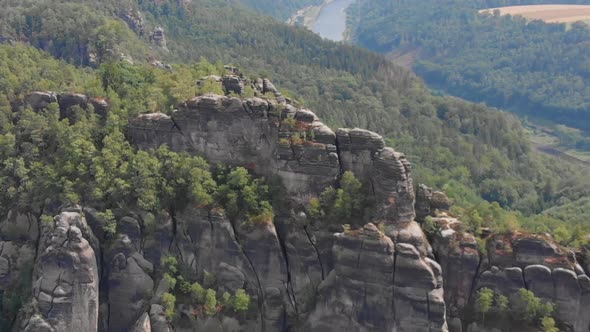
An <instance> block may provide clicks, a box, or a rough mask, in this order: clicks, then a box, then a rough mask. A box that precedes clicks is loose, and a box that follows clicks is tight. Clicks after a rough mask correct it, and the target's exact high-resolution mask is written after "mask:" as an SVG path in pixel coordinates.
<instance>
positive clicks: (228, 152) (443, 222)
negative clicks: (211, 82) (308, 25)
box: [0, 74, 590, 332]
mask: <svg viewBox="0 0 590 332" xmlns="http://www.w3.org/2000/svg"><path fill="white" fill-rule="evenodd" d="M218 82H219V84H222V85H223V87H224V88H225V90H226V91H227V92H228V93H229V92H236V91H237V90H240V89H242V90H243V89H244V86H245V85H244V84H245V83H244V81H243V80H242V78H241V77H240V75H239V74H236V75H230V76H224V77H223V78H221V77H220V78H219V80H218ZM248 84H249V83H248ZM252 86H254V88H255V90H256V91H257V92H260V94H259V96H261V95H262V94H265V93H267V92H271V93H273V94H274V95H275V97H276V99H273V100H267V99H262V98H259V97H254V98H249V99H244V100H242V99H238V98H233V97H227V96H219V95H204V96H201V97H196V98H193V99H191V100H188V101H186V102H185V103H183V104H182V105H180V106H179V109H178V111H175V112H173V113H172V114H171V115H166V114H160V113H157V114H144V115H141V116H139V117H138V118H136V119H135V120H133V121H131V123H130V125H129V132H128V136H129V138H130V140H131V141H132V142H133V143H134V144H135V145H136V146H137V147H139V148H140V149H146V150H147V149H151V148H157V147H159V146H162V145H167V146H168V147H169V148H170V149H171V150H173V151H182V152H187V153H189V154H193V155H199V156H203V157H205V158H206V159H207V160H209V162H211V163H213V164H216V163H219V164H226V165H240V166H245V167H247V168H249V169H250V170H252V171H253V172H255V173H257V174H258V175H260V176H265V177H279V178H280V179H281V180H282V182H283V184H284V185H285V187H286V189H287V191H288V195H289V200H290V208H289V209H287V210H285V211H278V213H277V216H276V217H275V220H274V222H273V223H256V224H253V223H251V222H247V221H245V220H230V219H229V218H228V217H227V216H226V215H225V214H224V213H223V211H220V210H217V209H207V208H203V207H197V206H189V207H186V208H184V209H182V210H180V211H169V212H163V213H161V214H160V215H157V216H153V215H149V214H148V213H146V212H144V211H122V212H119V213H118V216H117V233H116V235H110V234H107V233H105V231H104V227H103V226H104V225H105V224H106V223H107V222H108V221H107V220H105V219H104V218H103V217H102V215H101V214H99V213H97V212H96V211H94V210H92V209H91V208H89V207H86V208H80V207H62V208H60V209H58V210H56V211H53V212H50V211H35V210H31V211H17V210H11V211H10V213H9V214H8V216H6V217H5V218H3V220H1V222H0V297H1V300H2V303H3V304H5V303H9V302H10V301H11V299H14V298H15V297H19V296H20V297H24V298H26V299H27V300H28V303H27V304H26V305H25V306H24V307H23V309H22V310H21V311H20V312H19V313H18V315H16V313H14V312H10V311H9V310H8V309H7V308H8V306H7V305H3V306H2V307H1V308H0V313H1V314H2V315H3V316H4V317H9V318H10V319H12V320H14V322H15V323H14V324H13V325H12V326H13V330H14V331H72V332H73V331H92V332H94V331H135V332H147V331H156V332H168V331H240V330H241V331H397V332H413V331H432V332H434V331H449V330H450V331H462V330H463V329H465V330H467V327H468V326H467V325H468V323H469V321H468V320H465V312H466V309H467V308H468V307H469V306H470V305H471V304H472V301H473V297H474V294H475V292H476V291H477V290H479V289H481V288H483V287H489V288H493V289H494V290H496V291H497V292H499V293H501V294H505V295H507V296H512V294H514V293H515V291H517V290H518V289H520V288H527V289H529V290H531V291H533V292H534V293H535V294H536V295H537V296H538V297H540V298H542V299H544V300H546V301H551V302H553V303H555V304H557V308H558V309H557V314H556V317H557V318H558V319H559V320H560V322H563V324H564V325H565V326H569V327H570V328H571V330H572V331H587V330H588V327H589V326H590V318H588V315H585V314H584V311H585V310H586V309H587V308H588V305H589V304H590V297H589V296H590V278H588V276H587V275H586V273H585V272H584V270H583V269H582V268H581V266H580V265H579V264H578V263H577V259H576V257H575V255H574V254H573V253H572V252H570V251H568V250H566V249H565V248H562V247H560V246H558V245H556V244H555V243H554V241H553V240H552V239H551V238H549V237H548V236H540V235H530V234H520V233H515V234H504V235H491V236H489V237H487V238H486V239H485V241H486V242H485V243H486V244H485V246H486V250H485V252H487V254H483V252H484V251H483V250H481V248H480V245H481V244H478V239H476V237H475V236H474V235H471V234H469V233H467V232H465V231H464V230H463V229H464V227H463V226H462V223H461V222H460V221H459V220H457V219H455V218H452V217H450V216H448V215H447V214H445V213H444V212H441V211H444V210H447V209H448V208H449V207H450V205H451V203H450V201H449V199H448V198H447V197H446V196H445V195H444V194H443V193H441V192H436V191H432V190H430V189H429V188H427V187H425V186H420V187H419V189H418V192H417V194H415V193H414V189H413V183H412V177H411V165H410V163H409V162H408V160H407V159H406V158H405V156H404V155H403V154H401V153H399V152H397V151H395V150H394V149H393V148H391V147H386V146H385V143H384V140H383V138H382V137H381V136H380V135H378V134H376V133H373V132H369V131H366V130H362V129H358V128H355V129H345V128H342V129H338V130H336V131H333V130H332V129H330V128H329V127H328V126H326V125H325V124H324V123H322V122H321V121H320V120H319V119H318V117H317V116H316V115H315V114H314V113H313V112H311V111H309V110H306V109H301V108H298V107H296V106H294V105H293V104H291V103H290V102H289V100H287V99H286V98H284V97H283V96H282V95H281V94H280V92H278V90H276V88H275V87H274V86H273V85H272V83H271V82H270V81H267V80H264V81H262V80H261V81H257V82H254V83H252ZM52 102H58V103H59V106H60V109H61V110H62V112H63V113H62V116H63V117H70V116H71V114H70V113H69V112H70V111H71V110H74V111H75V108H74V107H73V106H80V107H86V106H87V105H88V104H89V103H90V102H92V101H91V100H89V99H88V98H87V97H86V96H83V95H76V94H56V93H52V92H36V93H32V94H31V95H29V97H28V98H27V103H28V104H29V105H30V106H31V107H32V108H34V109H37V110H40V109H42V108H45V107H48V105H49V104H50V103H52ZM107 106H108V105H107ZM96 107H97V106H95V108H96ZM105 109H106V108H105ZM345 171H351V172H353V173H354V174H355V175H356V176H357V178H359V179H360V180H361V181H362V183H363V184H364V186H363V188H366V189H363V190H366V195H368V196H370V198H371V199H370V200H371V201H372V202H374V204H373V205H372V211H370V213H369V219H370V220H358V222H357V224H358V225H359V226H360V227H353V228H352V229H348V228H334V225H331V226H330V225H322V224H321V222H320V223H317V222H316V223H312V222H310V220H308V218H307V216H306V215H305V213H304V212H303V211H302V210H303V209H302V208H301V205H302V204H303V203H306V202H307V201H308V200H309V198H310V197H312V196H314V195H317V194H319V193H320V192H321V191H323V190H324V189H325V188H326V187H328V186H337V185H338V183H339V180H340V176H341V175H342V174H343V173H344V172H345ZM48 213H52V214H53V215H55V218H54V219H53V220H52V221H48V220H46V219H47V218H41V217H40V216H41V215H42V214H44V215H45V216H46V215H47V214H48ZM428 216H430V217H433V219H432V221H434V222H435V223H436V225H438V228H439V230H440V231H439V232H438V233H437V234H436V235H434V236H432V238H431V239H430V241H429V240H428V239H427V237H426V235H425V234H424V232H423V231H422V229H421V227H420V224H419V222H425V221H426V219H427V217H428ZM428 220H429V221H430V219H428ZM480 242H481V241H480ZM169 257H175V260H176V261H178V266H179V269H181V270H182V271H181V272H182V275H184V276H186V277H187V278H188V279H190V280H191V281H194V280H199V281H203V283H205V282H208V283H209V284H210V285H209V286H207V287H212V288H214V289H215V290H216V291H217V292H218V294H223V293H224V292H227V293H229V294H235V293H236V291H238V290H242V289H243V290H245V292H246V293H247V294H248V295H249V296H250V297H251V303H250V306H249V308H248V309H247V310H246V311H245V312H243V313H240V314H238V313H235V312H233V311H231V310H219V311H218V312H217V313H215V314H213V315H210V314H205V313H204V312H203V310H204V309H203V306H200V305H196V304H191V303H190V301H185V300H186V299H183V298H182V296H185V295H179V298H178V303H177V306H176V311H177V315H176V317H175V319H174V320H172V321H171V320H170V317H169V315H167V305H169V303H168V302H167V300H166V299H165V295H166V293H167V292H169V291H172V289H174V286H173V285H171V284H170V280H168V279H167V278H166V276H165V273H166V271H165V270H164V269H165V267H164V266H165V264H164V263H165V262H164V261H165V258H166V259H168V258H169ZM176 288H178V286H177V287H176ZM185 297H189V295H186V296H185ZM469 330H474V331H477V330H478V327H477V326H475V325H470V326H469Z"/></svg>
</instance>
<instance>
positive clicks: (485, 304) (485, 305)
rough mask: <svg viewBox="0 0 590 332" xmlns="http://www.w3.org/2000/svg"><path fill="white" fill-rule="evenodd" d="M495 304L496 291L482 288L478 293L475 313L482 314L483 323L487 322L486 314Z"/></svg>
mask: <svg viewBox="0 0 590 332" xmlns="http://www.w3.org/2000/svg"><path fill="white" fill-rule="evenodd" d="M493 304H494V291H493V290H491V289H489V288H482V289H480V290H479V291H478V292H477V295H476V298H475V311H476V312H477V313H480V314H481V319H482V321H483V320H485V318H486V314H487V313H488V312H490V309H491V308H492V305H493Z"/></svg>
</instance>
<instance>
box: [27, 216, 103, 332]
mask: <svg viewBox="0 0 590 332" xmlns="http://www.w3.org/2000/svg"><path fill="white" fill-rule="evenodd" d="M84 223H85V221H84V220H83V217H82V216H81V215H80V213H79V212H62V213H61V214H59V215H58V216H57V217H56V218H55V220H54V222H53V224H52V225H46V226H45V229H44V231H43V234H42V236H41V239H40V243H39V246H38V250H39V253H38V258H37V261H36V264H35V273H34V276H33V306H34V312H35V315H33V316H32V317H30V319H29V320H28V321H24V322H22V323H21V328H23V329H29V330H33V331H35V330H37V329H36V328H31V327H30V326H29V325H30V324H32V326H40V325H43V326H46V327H47V328H49V327H50V328H51V329H52V330H55V331H83V332H92V331H97V329H98V306H99V301H98V292H99V289H98V283H99V274H98V267H97V260H96V256H95V252H94V250H93V249H92V247H91V246H90V244H89V242H88V240H87V239H86V238H85V236H84V235H83V232H82V230H81V229H80V228H79V227H78V226H77V225H81V224H84Z"/></svg>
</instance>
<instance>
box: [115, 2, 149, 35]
mask: <svg viewBox="0 0 590 332" xmlns="http://www.w3.org/2000/svg"><path fill="white" fill-rule="evenodd" d="M119 17H121V19H123V21H125V23H127V25H128V26H129V28H130V29H131V30H133V31H134V32H135V33H136V34H138V35H139V36H143V35H144V34H145V21H144V18H143V15H142V14H141V12H140V11H137V10H133V9H132V8H129V9H128V10H126V11H124V12H122V13H120V14H119Z"/></svg>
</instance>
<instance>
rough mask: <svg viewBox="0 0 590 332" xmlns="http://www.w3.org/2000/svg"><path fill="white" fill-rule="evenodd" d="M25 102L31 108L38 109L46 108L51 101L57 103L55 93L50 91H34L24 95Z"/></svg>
mask: <svg viewBox="0 0 590 332" xmlns="http://www.w3.org/2000/svg"><path fill="white" fill-rule="evenodd" d="M25 103H26V104H27V105H29V106H31V108H33V110H35V111H39V110H42V109H44V108H47V106H49V104H51V103H57V94H56V93H55V92H51V91H35V92H31V93H30V94H28V95H27V96H26V97H25Z"/></svg>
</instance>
